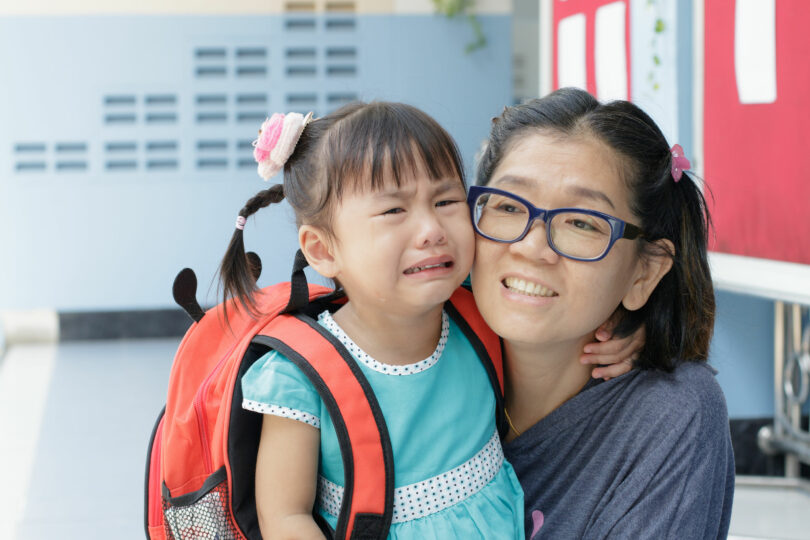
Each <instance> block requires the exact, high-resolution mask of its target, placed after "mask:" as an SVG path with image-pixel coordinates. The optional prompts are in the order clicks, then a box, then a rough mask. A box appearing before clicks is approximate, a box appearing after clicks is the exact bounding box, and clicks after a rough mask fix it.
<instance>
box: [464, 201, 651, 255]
mask: <svg viewBox="0 0 810 540" xmlns="http://www.w3.org/2000/svg"><path fill="white" fill-rule="evenodd" d="M467 204H469V205H470V214H471V215H472V221H473V226H474V227H475V232H477V233H478V234H480V235H481V236H483V237H484V238H488V239H490V240H494V241H495V242H503V243H507V244H511V243H514V242H519V241H521V240H522V239H523V238H524V237H525V236H526V235H527V234H528V233H529V230H530V229H531V228H532V225H533V224H534V221H535V220H536V219H539V220H542V221H543V223H545V225H546V239H547V240H548V245H549V247H551V249H553V250H554V251H555V252H556V253H558V254H559V255H562V256H563V257H567V258H569V259H574V260H575V261H598V260H600V259H602V258H604V257H605V256H606V255H607V254H608V252H609V251H610V248H612V247H613V244H614V243H616V240H619V239H620V238H629V239H633V238H639V237H641V236H643V234H644V233H643V232H642V230H641V229H640V228H639V227H637V226H635V225H632V224H630V223H627V222H626V221H622V220H621V219H619V218H616V217H613V216H611V215H608V214H603V213H602V212H597V211H596V210H586V209H584V208H557V209H554V210H545V209H543V208H537V207H536V206H534V205H533V204H532V203H530V202H529V201H527V200H525V199H523V198H521V197H518V196H517V195H514V194H512V193H509V192H508V191H503V190H501V189H497V188H491V187H483V186H472V187H471V188H470V193H469V195H468V196H467Z"/></svg>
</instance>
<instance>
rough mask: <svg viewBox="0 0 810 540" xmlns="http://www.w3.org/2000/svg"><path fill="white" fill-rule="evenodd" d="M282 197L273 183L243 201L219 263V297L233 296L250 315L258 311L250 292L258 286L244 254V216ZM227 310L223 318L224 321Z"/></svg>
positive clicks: (282, 188)
mask: <svg viewBox="0 0 810 540" xmlns="http://www.w3.org/2000/svg"><path fill="white" fill-rule="evenodd" d="M282 200H284V186H283V185H282V184H276V185H274V186H272V187H270V188H269V189H264V190H262V191H260V192H259V193H257V194H256V195H254V196H253V197H251V198H250V200H248V202H246V203H245V206H244V207H243V208H242V209H241V210H240V211H239V216H238V217H237V219H236V230H234V232H233V236H231V241H230V243H229V244H228V249H227V250H226V251H225V256H224V257H223V258H222V262H221V263H220V265H219V275H220V287H221V290H222V301H223V302H227V301H228V300H229V299H232V300H233V301H234V302H236V301H237V300H238V301H239V303H240V304H241V305H242V307H243V308H244V309H245V310H246V311H247V312H248V313H250V315H251V316H256V315H258V312H257V310H256V300H255V298H254V297H253V294H254V293H255V292H256V291H257V290H258V287H257V286H256V278H255V277H254V276H255V275H256V269H255V268H252V266H251V263H250V260H249V259H248V257H247V255H246V254H245V242H244V231H243V228H244V226H245V221H246V220H247V218H249V217H250V216H252V215H253V214H255V213H256V212H258V211H259V210H261V209H262V208H264V207H266V206H268V205H270V204H273V203H278V202H281V201H282ZM227 317H228V315H227V310H226V311H225V318H226V321H227Z"/></svg>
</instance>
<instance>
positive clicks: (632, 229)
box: [467, 186, 644, 262]
mask: <svg viewBox="0 0 810 540" xmlns="http://www.w3.org/2000/svg"><path fill="white" fill-rule="evenodd" d="M487 193H489V194H492V195H502V196H504V197H509V198H512V199H514V200H516V201H518V202H519V203H521V204H522V205H524V206H525V207H526V208H528V209H529V221H528V222H527V223H526V228H525V229H524V230H523V232H522V233H520V236H518V237H517V238H515V239H514V240H501V239H500V238H493V237H492V236H489V235H487V234H484V233H483V232H481V230H480V229H479V228H478V223H476V221H475V201H476V200H478V197H480V196H481V195H484V194H487ZM467 206H469V207H470V219H471V220H472V223H473V228H474V229H475V232H476V234H478V235H480V236H483V237H484V238H486V239H488V240H492V241H493V242H500V243H502V244H514V243H515V242H520V241H521V240H523V239H524V238H526V235H527V234H529V231H530V230H531V228H532V225H533V224H534V222H535V220H537V219H541V220H543V223H544V225H545V228H546V241H547V242H548V246H549V247H550V248H551V249H552V250H554V252H555V253H556V254H557V255H560V256H561V257H565V258H567V259H572V260H575V261H586V262H593V261H599V260H601V259H604V258H605V257H606V256H607V254H608V253H610V249H611V248H612V247H613V244H615V243H616V240H619V239H621V238H628V239H630V240H633V239H635V238H641V237H643V236H644V231H642V230H641V227H638V226H636V225H633V224H632V223H628V222H626V221H624V220H621V219H619V218H617V217H614V216H611V215H610V214H605V213H604V212H599V211H597V210H588V209H587V208H555V209H553V210H546V209H545V208H537V207H536V206H535V205H533V204H532V203H530V202H529V201H527V200H526V199H524V198H523V197H520V196H518V195H515V194H514V193H511V192H509V191H505V190H503V189H498V188H493V187H487V186H470V192H469V193H468V194H467ZM563 212H579V213H581V214H588V215H591V216H597V217H600V218H602V219H604V220H605V221H607V222H608V224H609V225H610V242H608V245H607V248H605V251H604V252H603V253H602V254H601V255H599V256H598V257H592V258H581V257H573V256H571V255H567V254H565V253H562V252H560V250H558V249H557V246H555V245H554V242H553V240H552V239H551V229H550V228H549V226H548V224H549V223H550V222H551V220H552V218H553V217H554V216H556V215H557V214H561V213H563Z"/></svg>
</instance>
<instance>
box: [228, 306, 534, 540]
mask: <svg viewBox="0 0 810 540" xmlns="http://www.w3.org/2000/svg"><path fill="white" fill-rule="evenodd" d="M318 322H319V323H320V324H321V325H322V326H324V327H325V328H326V329H327V330H329V332H331V333H332V334H333V335H335V336H336V337H337V338H338V339H339V340H340V341H341V342H342V343H343V344H344V345H345V346H346V348H347V349H348V350H349V352H350V353H351V354H352V356H353V357H354V358H355V360H357V363H358V365H359V366H360V369H361V370H362V371H363V374H364V375H365V376H366V378H367V379H368V381H369V383H370V384H371V387H372V389H373V390H374V393H375V395H376V397H377V400H378V402H379V404H380V408H381V409H382V411H383V415H384V416H385V422H386V424H387V426H388V432H389V435H390V438H391V446H392V448H393V453H394V484H395V489H394V515H393V520H392V524H391V529H390V532H389V534H388V538H391V539H420V540H431V539H436V540H446V539H448V538H465V539H475V538H481V539H491V538H497V539H501V538H503V539H510V538H514V539H522V538H525V536H524V533H523V491H522V490H521V488H520V484H519V483H518V480H517V477H516V476H515V472H514V470H513V469H512V466H511V465H510V464H509V463H508V462H507V461H505V460H504V458H503V450H502V449H501V442H500V439H499V437H498V433H497V430H496V428H495V415H494V410H495V397H494V395H493V392H492V387H491V385H490V382H489V378H488V376H487V373H486V370H485V369H484V367H483V365H482V364H481V362H480V361H479V360H478V357H477V355H476V353H475V351H474V350H473V348H472V346H471V345H470V343H469V342H468V341H467V339H466V338H465V337H464V334H463V332H462V331H461V330H460V329H459V328H458V327H457V326H456V325H455V323H454V322H452V321H451V320H450V318H449V317H448V316H447V314H446V313H443V314H442V332H441V338H440V339H439V344H438V346H437V347H436V350H435V351H434V353H433V354H432V355H431V356H429V357H428V358H426V359H424V360H422V361H419V362H416V363H414V364H408V365H404V366H394V365H390V364H382V363H380V362H377V361H376V360H374V359H373V358H371V357H370V356H369V355H367V354H365V353H364V352H363V351H362V350H361V349H360V348H359V347H358V346H357V345H356V344H355V343H354V342H353V341H352V340H351V338H349V337H348V336H347V335H346V334H345V333H344V332H343V331H342V330H341V329H340V327H339V326H338V325H337V324H336V323H335V321H334V320H333V319H332V317H331V315H330V314H329V313H328V312H324V313H322V314H321V315H320V317H319V318H318ZM242 392H243V395H244V402H243V407H244V408H245V409H248V410H251V411H255V412H259V413H262V414H273V415H277V416H284V417H287V418H293V419H295V420H298V421H300V422H305V423H307V424H310V425H312V426H314V427H317V428H318V429H320V431H321V447H320V463H319V479H318V494H317V498H316V503H317V504H316V506H317V510H318V512H319V513H320V514H321V515H322V516H323V517H324V518H326V520H327V521H328V522H329V523H330V524H331V525H332V527H335V525H336V524H337V515H338V513H339V509H340V502H341V500H342V495H343V488H342V486H343V462H342V459H341V456H340V447H339V444H338V439H337V435H336V434H335V429H334V425H333V424H332V420H331V418H330V417H329V413H328V412H327V409H326V406H325V405H324V403H323V401H322V400H321V398H320V396H319V395H318V393H317V391H316V390H315V388H314V387H313V386H312V384H311V383H310V382H309V379H307V377H306V376H305V375H304V374H303V373H302V372H301V371H300V370H299V369H298V367H297V366H295V365H294V364H293V363H292V362H290V361H289V360H287V359H286V358H285V357H284V356H283V355H281V354H279V353H277V352H275V351H272V352H270V353H268V354H266V355H265V356H263V357H262V358H260V359H259V360H257V361H256V362H255V363H254V364H253V366H251V367H250V369H249V370H248V371H247V373H245V375H244V377H243V378H242Z"/></svg>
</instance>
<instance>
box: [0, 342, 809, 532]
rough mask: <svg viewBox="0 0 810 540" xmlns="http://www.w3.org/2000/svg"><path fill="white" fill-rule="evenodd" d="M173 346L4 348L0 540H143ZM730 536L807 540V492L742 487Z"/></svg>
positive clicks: (0, 400) (115, 344) (76, 344)
mask: <svg viewBox="0 0 810 540" xmlns="http://www.w3.org/2000/svg"><path fill="white" fill-rule="evenodd" d="M178 344H179V340H178V339H162V340H137V341H107V342H74V343H63V344H60V345H58V346H56V345H24V346H16V347H13V348H11V349H10V350H9V351H8V352H7V353H6V355H5V357H4V358H3V359H2V360H0V463H3V464H4V469H5V470H4V474H3V477H4V478H5V483H6V485H5V487H4V489H0V539H3V540H46V539H47V540H51V539H54V538H59V539H65V540H72V539H83V540H92V539H99V540H101V539H104V540H108V539H110V538H116V539H120V540H128V539H142V538H144V528H143V497H144V486H143V483H144V467H145V458H146V446H147V442H148V438H149V435H150V433H151V430H152V427H153V425H154V421H155V418H156V416H157V414H158V412H159V411H160V409H161V408H162V407H163V403H164V401H165V394H166V384H167V381H168V376H169V370H170V367H171V362H172V358H173V356H174V352H175V350H176V348H177V345H178ZM730 538H732V539H749V538H758V539H762V538H768V539H780V540H781V539H790V540H798V539H810V495H808V494H806V493H803V492H799V491H796V490H785V489H778V488H762V487H747V486H746V487H739V488H738V490H737V494H736V497H735V504H734V509H733V513H732V523H731V532H730Z"/></svg>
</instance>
